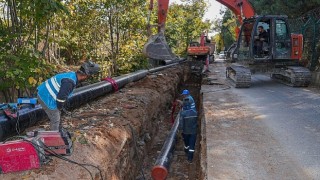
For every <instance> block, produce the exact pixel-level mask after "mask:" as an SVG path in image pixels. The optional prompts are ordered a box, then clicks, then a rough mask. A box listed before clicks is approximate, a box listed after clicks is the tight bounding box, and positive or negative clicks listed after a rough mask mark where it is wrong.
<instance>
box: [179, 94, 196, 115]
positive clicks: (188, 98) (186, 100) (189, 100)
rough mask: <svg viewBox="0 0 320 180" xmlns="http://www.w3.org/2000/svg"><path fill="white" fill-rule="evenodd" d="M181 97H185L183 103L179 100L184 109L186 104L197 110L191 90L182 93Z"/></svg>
mask: <svg viewBox="0 0 320 180" xmlns="http://www.w3.org/2000/svg"><path fill="white" fill-rule="evenodd" d="M181 95H182V96H183V98H182V101H181V100H178V102H179V103H180V105H181V106H182V108H183V107H184V106H185V103H188V104H189V105H190V109H194V110H196V104H195V102H194V99H193V97H192V96H191V94H190V92H189V90H187V89H185V90H183V91H182V93H181Z"/></svg>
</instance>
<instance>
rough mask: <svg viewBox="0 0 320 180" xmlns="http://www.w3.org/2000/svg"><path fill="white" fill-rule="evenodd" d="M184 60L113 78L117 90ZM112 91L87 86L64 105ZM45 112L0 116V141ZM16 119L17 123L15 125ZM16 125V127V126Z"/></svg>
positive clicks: (24, 111)
mask: <svg viewBox="0 0 320 180" xmlns="http://www.w3.org/2000/svg"><path fill="white" fill-rule="evenodd" d="M183 61H184V60H179V61H176V63H174V64H170V65H167V66H162V67H159V68H154V69H150V70H140V71H136V72H134V73H129V74H126V75H123V76H119V77H115V78H114V81H115V82H116V84H117V86H118V88H119V89H120V88H122V87H124V86H125V85H126V84H128V83H130V82H134V81H138V80H140V79H142V78H144V77H145V76H146V75H147V73H149V72H156V71H161V70H163V69H166V68H169V67H171V66H174V65H177V64H179V63H181V62H183ZM112 91H114V88H113V86H112V84H111V83H110V82H108V81H101V82H98V83H94V84H91V85H88V86H84V87H80V88H77V89H75V90H74V93H73V94H72V96H71V97H70V98H69V99H68V102H67V104H66V108H67V109H74V108H76V107H79V106H80V105H82V104H85V103H87V102H89V101H92V100H93V99H95V98H97V97H99V96H102V95H105V94H107V93H110V92H112ZM45 116H46V115H45V112H44V111H43V110H42V107H41V105H36V106H35V107H26V108H23V109H20V110H19V111H18V118H16V119H15V118H9V117H7V116H6V115H4V114H0V141H3V140H5V138H7V137H10V136H12V135H15V134H18V132H17V130H18V131H19V129H20V130H21V131H23V130H25V128H27V127H30V126H33V125H35V124H36V123H37V122H38V121H40V120H42V119H43V118H44V117H45ZM17 119H18V123H17ZM16 125H18V126H16ZM16 127H17V128H16Z"/></svg>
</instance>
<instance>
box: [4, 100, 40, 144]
mask: <svg viewBox="0 0 320 180" xmlns="http://www.w3.org/2000/svg"><path fill="white" fill-rule="evenodd" d="M17 117H18V118H9V117H7V116H6V115H4V114H2V115H1V116H0V141H3V140H4V139H5V138H7V137H10V136H12V135H16V134H19V133H20V132H23V131H24V130H25V129H26V128H28V127H31V126H34V125H35V124H36V123H37V122H38V121H39V120H40V119H43V118H44V117H45V112H44V111H43V110H42V107H41V105H40V104H38V105H36V106H35V107H31V106H30V107H24V108H23V109H20V110H19V111H18V114H17Z"/></svg>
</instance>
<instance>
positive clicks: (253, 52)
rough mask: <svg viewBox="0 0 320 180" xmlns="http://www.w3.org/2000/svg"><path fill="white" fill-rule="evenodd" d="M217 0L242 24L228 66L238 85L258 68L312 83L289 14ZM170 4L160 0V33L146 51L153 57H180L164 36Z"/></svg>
mask: <svg viewBox="0 0 320 180" xmlns="http://www.w3.org/2000/svg"><path fill="white" fill-rule="evenodd" d="M151 1H152V0H151ZM217 1H218V2H220V3H221V4H223V5H225V6H226V7H228V8H229V9H230V10H232V11H233V13H234V14H235V15H236V16H237V18H238V20H239V22H240V25H241V27H240V28H237V29H236V36H237V42H236V45H235V47H234V50H233V53H232V54H231V58H232V62H235V63H232V64H230V65H229V66H228V67H227V69H226V76H227V78H228V79H230V80H231V82H233V83H234V85H235V87H250V85H251V74H252V73H255V72H264V73H265V72H268V73H270V76H271V78H273V79H276V80H278V81H281V82H282V83H285V84H287V85H290V86H296V87H300V86H308V85H309V84H310V82H311V73H310V70H309V69H307V68H305V67H303V66H301V64H300V60H301V58H302V49H303V36H302V35H301V34H292V33H291V32H290V28H289V25H288V21H287V19H288V17H287V16H284V15H262V16H258V15H255V11H254V9H253V8H252V6H251V4H250V3H249V2H248V0H217ZM152 4H153V1H152ZM168 5H169V0H158V6H159V7H158V34H157V35H154V36H151V38H150V39H149V41H148V43H147V44H146V45H145V47H144V51H143V52H144V53H145V54H146V55H147V56H148V57H149V58H152V59H176V57H175V56H174V55H173V53H172V52H171V49H170V48H169V46H168V45H167V43H166V41H165V38H164V29H165V28H164V27H165V21H166V16H167V10H168ZM151 9H152V8H150V10H151ZM261 29H262V30H261ZM259 31H260V32H259ZM262 32H263V33H262ZM261 34H264V36H263V37H262V36H261Z"/></svg>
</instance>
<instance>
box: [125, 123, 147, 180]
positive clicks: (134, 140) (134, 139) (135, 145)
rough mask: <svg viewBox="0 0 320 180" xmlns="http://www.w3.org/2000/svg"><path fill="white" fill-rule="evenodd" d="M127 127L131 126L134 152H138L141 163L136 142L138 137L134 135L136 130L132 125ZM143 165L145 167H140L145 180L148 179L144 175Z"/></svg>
mask: <svg viewBox="0 0 320 180" xmlns="http://www.w3.org/2000/svg"><path fill="white" fill-rule="evenodd" d="M126 125H129V127H130V130H131V134H132V138H133V139H132V140H133V142H134V150H135V152H136V154H137V157H138V160H139V161H140V158H139V154H138V148H137V142H136V135H135V133H134V129H133V127H132V126H131V124H129V123H128V124H126ZM142 165H143V164H141V166H140V171H141V174H142V177H143V179H146V177H145V175H144V172H143V168H142Z"/></svg>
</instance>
